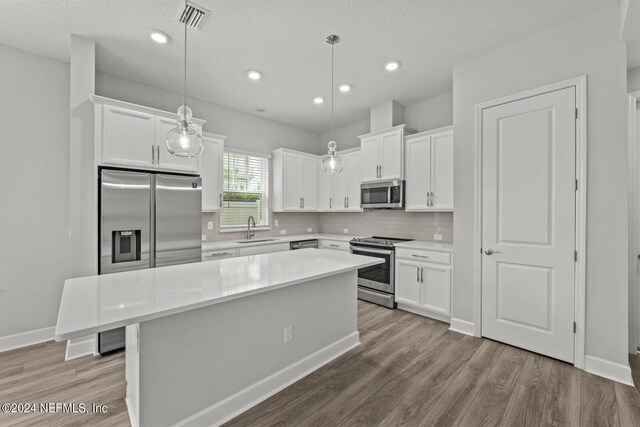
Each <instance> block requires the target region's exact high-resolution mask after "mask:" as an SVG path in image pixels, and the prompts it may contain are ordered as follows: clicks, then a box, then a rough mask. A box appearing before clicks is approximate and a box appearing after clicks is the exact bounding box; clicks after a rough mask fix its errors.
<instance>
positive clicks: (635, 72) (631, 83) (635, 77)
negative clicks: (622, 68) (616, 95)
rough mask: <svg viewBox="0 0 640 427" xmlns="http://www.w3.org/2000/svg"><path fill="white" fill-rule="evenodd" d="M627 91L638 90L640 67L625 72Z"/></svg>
mask: <svg viewBox="0 0 640 427" xmlns="http://www.w3.org/2000/svg"><path fill="white" fill-rule="evenodd" d="M627 90H628V91H629V92H635V91H637V90H640V67H637V68H633V69H631V70H628V71H627Z"/></svg>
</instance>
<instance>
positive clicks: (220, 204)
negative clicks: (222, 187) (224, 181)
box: [220, 193, 222, 207]
mask: <svg viewBox="0 0 640 427" xmlns="http://www.w3.org/2000/svg"><path fill="white" fill-rule="evenodd" d="M220 207H222V193H220Z"/></svg>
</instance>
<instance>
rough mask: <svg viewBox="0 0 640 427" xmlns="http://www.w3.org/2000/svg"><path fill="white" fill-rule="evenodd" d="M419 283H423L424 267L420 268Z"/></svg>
mask: <svg viewBox="0 0 640 427" xmlns="http://www.w3.org/2000/svg"><path fill="white" fill-rule="evenodd" d="M420 282H421V283H424V267H420Z"/></svg>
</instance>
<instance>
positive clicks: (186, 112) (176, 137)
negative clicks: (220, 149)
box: [165, 105, 204, 157]
mask: <svg viewBox="0 0 640 427" xmlns="http://www.w3.org/2000/svg"><path fill="white" fill-rule="evenodd" d="M178 115H179V116H180V117H179V119H178V126H177V127H175V128H173V129H171V130H170V131H169V133H168V134H167V139H166V141H165V144H166V145H167V150H169V152H170V153H171V154H173V155H174V156H177V157H197V156H199V155H200V153H202V150H204V144H203V143H202V135H201V134H200V131H199V129H198V126H196V125H194V124H193V123H191V108H189V107H187V106H186V105H182V106H181V107H180V108H179V109H178Z"/></svg>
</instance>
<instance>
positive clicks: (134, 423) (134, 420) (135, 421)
mask: <svg viewBox="0 0 640 427" xmlns="http://www.w3.org/2000/svg"><path fill="white" fill-rule="evenodd" d="M124 403H126V404H127V413H128V414H129V422H130V423H131V427H138V419H137V418H136V417H134V416H133V411H132V410H131V400H129V398H128V397H125V398H124Z"/></svg>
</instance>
